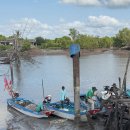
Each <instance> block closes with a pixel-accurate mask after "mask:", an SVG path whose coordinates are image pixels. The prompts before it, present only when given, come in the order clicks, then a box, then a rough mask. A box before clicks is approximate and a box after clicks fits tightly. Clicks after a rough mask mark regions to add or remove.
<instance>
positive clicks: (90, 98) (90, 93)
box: [86, 87, 97, 110]
mask: <svg viewBox="0 0 130 130" xmlns="http://www.w3.org/2000/svg"><path fill="white" fill-rule="evenodd" d="M96 94H97V88H96V87H92V88H91V89H90V90H89V91H88V92H87V93H86V100H87V101H88V103H90V105H91V110H94V103H95V100H94V99H93V96H96Z"/></svg>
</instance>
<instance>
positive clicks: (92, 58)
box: [0, 51, 130, 130]
mask: <svg viewBox="0 0 130 130" xmlns="http://www.w3.org/2000/svg"><path fill="white" fill-rule="evenodd" d="M126 63H127V57H124V56H121V55H115V54H113V53H112V52H111V51H108V52H104V53H101V54H98V55H89V56H83V57H80V91H81V93H84V92H86V91H87V90H88V89H89V88H91V87H92V86H96V87H97V88H98V90H99V91H100V90H101V89H103V86H105V85H109V86H111V85H112V84H113V83H116V84H117V85H118V78H119V77H121V79H123V76H124V72H125V67H126ZM13 70H14V88H15V89H17V90H18V91H19V92H20V96H21V97H24V98H27V99H30V100H32V101H34V102H36V103H39V102H41V101H42V99H43V92H42V79H43V86H44V95H48V94H50V95H52V101H57V100H59V92H60V90H61V86H63V85H64V86H65V87H66V90H67V92H68V97H69V98H70V99H71V100H72V101H73V97H74V94H73V68H72V59H71V58H70V57H69V56H66V55H46V56H37V57H34V58H33V62H30V61H28V60H21V66H20V68H18V67H17V66H16V65H15V64H13ZM3 74H7V75H8V76H7V77H8V78H10V71H9V65H0V130H7V129H8V130H12V129H16V130H17V129H20V130H32V129H34V130H42V129H44V130H56V129H58V130H62V129H65V130H69V129H74V130H78V129H81V130H84V129H86V127H87V125H85V126H84V127H82V125H81V127H80V128H79V127H78V128H77V127H76V126H75V125H74V124H73V122H71V121H67V120H65V119H61V118H58V117H51V118H50V119H40V120H39V119H35V118H30V117H26V116H25V115H22V114H21V113H19V112H16V111H14V110H11V109H9V110H8V109H7V106H6V105H7V104H6V100H7V98H9V96H8V94H7V92H6V91H4V82H3V76H2V75H3ZM129 78H130V70H128V75H127V86H128V88H129V87H130V85H129V84H130V81H129V80H128V79H129ZM99 129H100V128H99ZM97 130H98V127H97ZM100 130H101V129H100Z"/></svg>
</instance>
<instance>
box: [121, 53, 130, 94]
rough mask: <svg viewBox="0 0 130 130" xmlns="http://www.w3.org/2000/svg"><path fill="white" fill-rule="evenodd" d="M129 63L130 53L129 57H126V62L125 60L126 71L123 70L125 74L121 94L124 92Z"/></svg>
mask: <svg viewBox="0 0 130 130" xmlns="http://www.w3.org/2000/svg"><path fill="white" fill-rule="evenodd" d="M129 62H130V52H129V56H128V60H127V64H126V70H125V74H124V79H123V83H122V91H123V92H126V77H127V71H128V66H129Z"/></svg>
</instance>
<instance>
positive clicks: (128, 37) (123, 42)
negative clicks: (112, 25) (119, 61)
mask: <svg viewBox="0 0 130 130" xmlns="http://www.w3.org/2000/svg"><path fill="white" fill-rule="evenodd" d="M114 46H115V47H123V46H130V29H128V28H123V29H122V30H120V31H119V32H118V34H117V35H116V37H115V38H114Z"/></svg>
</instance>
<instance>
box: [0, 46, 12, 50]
mask: <svg viewBox="0 0 130 130" xmlns="http://www.w3.org/2000/svg"><path fill="white" fill-rule="evenodd" d="M11 47H12V46H10V45H6V46H5V45H0V51H4V50H8V49H10V48H11Z"/></svg>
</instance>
